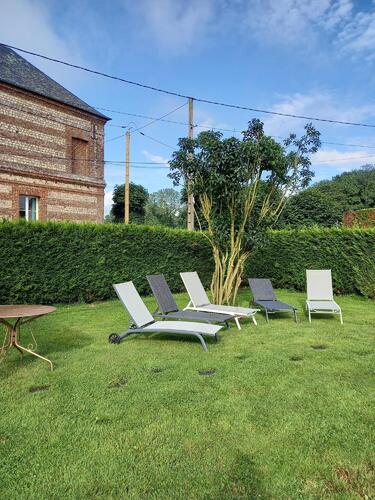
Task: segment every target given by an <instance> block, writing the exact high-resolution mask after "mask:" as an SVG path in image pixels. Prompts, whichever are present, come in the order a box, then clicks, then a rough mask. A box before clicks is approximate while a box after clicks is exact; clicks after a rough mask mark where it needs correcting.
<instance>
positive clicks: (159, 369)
mask: <svg viewBox="0 0 375 500" xmlns="http://www.w3.org/2000/svg"><path fill="white" fill-rule="evenodd" d="M163 371H164V368H159V367H155V368H151V373H161V372H163Z"/></svg>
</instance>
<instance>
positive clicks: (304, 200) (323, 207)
mask: <svg viewBox="0 0 375 500" xmlns="http://www.w3.org/2000/svg"><path fill="white" fill-rule="evenodd" d="M341 221H342V210H341V208H340V206H339V204H338V203H337V202H336V201H335V200H334V199H332V198H331V197H330V196H328V195H327V194H326V193H324V192H322V191H320V190H319V189H315V188H309V189H306V190H304V191H301V193H299V194H296V195H295V196H292V197H291V198H290V199H288V200H287V203H286V205H285V210H284V212H283V214H282V216H281V218H280V221H279V223H278V227H282V228H284V227H290V228H298V227H311V226H320V227H335V226H339V225H341Z"/></svg>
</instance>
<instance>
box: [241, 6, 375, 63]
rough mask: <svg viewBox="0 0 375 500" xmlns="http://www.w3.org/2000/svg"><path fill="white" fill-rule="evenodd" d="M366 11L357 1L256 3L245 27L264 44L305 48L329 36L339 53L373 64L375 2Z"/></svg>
mask: <svg viewBox="0 0 375 500" xmlns="http://www.w3.org/2000/svg"><path fill="white" fill-rule="evenodd" d="M365 9H366V7H365V5H364V3H363V4H360V3H359V2H354V1H353V0H252V1H250V2H248V3H246V8H245V12H244V15H243V19H242V25H243V26H247V28H249V34H250V35H255V36H256V37H257V38H258V39H260V40H262V42H268V43H275V42H276V43H283V44H298V45H299V46H302V47H304V48H307V47H308V46H309V45H310V43H311V41H312V40H319V38H320V37H321V36H322V35H327V36H328V37H332V38H333V41H334V47H335V48H336V49H337V52H338V53H340V54H342V55H348V54H349V55H351V56H352V57H358V56H361V57H364V58H366V59H368V60H369V59H375V2H373V3H372V6H368V8H367V10H365ZM270 34H271V36H270Z"/></svg>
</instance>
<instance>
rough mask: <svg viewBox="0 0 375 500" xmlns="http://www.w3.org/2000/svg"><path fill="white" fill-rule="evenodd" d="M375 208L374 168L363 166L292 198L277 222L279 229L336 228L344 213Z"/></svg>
mask: <svg viewBox="0 0 375 500" xmlns="http://www.w3.org/2000/svg"><path fill="white" fill-rule="evenodd" d="M373 207H375V167H374V166H373V165H365V166H363V167H362V168H360V169H358V170H352V171H351V172H344V173H343V174H340V175H336V176H335V177H334V178H333V179H331V180H326V181H321V182H318V183H317V184H315V185H314V186H312V187H310V188H308V189H305V190H304V191H301V192H299V193H298V194H295V195H294V196H291V197H290V198H289V199H288V201H287V203H286V206H285V209H284V212H283V213H282V215H281V217H280V220H279V222H278V227H279V228H285V227H292V228H298V227H307V226H313V225H318V226H321V227H335V226H338V225H341V224H342V218H343V214H344V212H347V211H353V210H362V209H367V208H373Z"/></svg>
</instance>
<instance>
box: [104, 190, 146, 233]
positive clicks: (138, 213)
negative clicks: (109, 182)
mask: <svg viewBox="0 0 375 500" xmlns="http://www.w3.org/2000/svg"><path fill="white" fill-rule="evenodd" d="M124 199H125V188H124V184H119V185H116V186H115V188H114V190H113V196H112V201H113V205H112V208H111V214H110V215H111V220H112V222H124V210H125V207H124ZM147 200H148V191H147V189H146V188H144V187H143V186H141V185H140V184H135V183H134V182H131V183H130V186H129V220H130V223H131V224H143V223H144V220H145V206H146V203H147Z"/></svg>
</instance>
